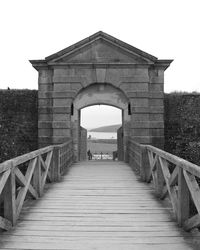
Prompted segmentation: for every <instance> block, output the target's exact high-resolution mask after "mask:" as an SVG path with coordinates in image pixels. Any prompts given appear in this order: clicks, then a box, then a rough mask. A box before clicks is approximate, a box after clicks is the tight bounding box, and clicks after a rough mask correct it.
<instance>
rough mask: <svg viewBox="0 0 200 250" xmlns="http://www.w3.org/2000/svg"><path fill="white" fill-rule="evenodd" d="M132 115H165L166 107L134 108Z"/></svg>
mask: <svg viewBox="0 0 200 250" xmlns="http://www.w3.org/2000/svg"><path fill="white" fill-rule="evenodd" d="M131 113H132V114H134V113H146V114H150V113H151V114H163V113H164V107H163V106H162V107H158V106H154V107H132V108H131Z"/></svg>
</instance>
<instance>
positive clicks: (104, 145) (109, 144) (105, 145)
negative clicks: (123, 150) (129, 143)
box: [87, 139, 117, 155]
mask: <svg viewBox="0 0 200 250" xmlns="http://www.w3.org/2000/svg"><path fill="white" fill-rule="evenodd" d="M87 148H88V149H90V151H91V152H92V153H93V154H95V153H97V154H98V153H101V152H102V153H103V154H106V153H108V154H109V155H112V152H113V151H116V150H117V140H116V139H94V140H92V139H89V140H87Z"/></svg>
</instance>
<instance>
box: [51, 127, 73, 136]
mask: <svg viewBox="0 0 200 250" xmlns="http://www.w3.org/2000/svg"><path fill="white" fill-rule="evenodd" d="M53 136H64V137H70V136H71V131H70V129H64V128H54V129H53Z"/></svg>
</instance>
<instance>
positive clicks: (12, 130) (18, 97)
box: [0, 90, 38, 162]
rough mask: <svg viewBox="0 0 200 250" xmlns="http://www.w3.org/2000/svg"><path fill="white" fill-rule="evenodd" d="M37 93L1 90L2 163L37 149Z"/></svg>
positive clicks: (32, 91)
mask: <svg viewBox="0 0 200 250" xmlns="http://www.w3.org/2000/svg"><path fill="white" fill-rule="evenodd" d="M37 121H38V113H37V91H36V90H0V162H3V161H5V160H7V159H10V158H13V157H16V156H18V155H21V154H24V153H27V152H30V151H33V150H35V149H37V145H38V144H37V137H38V134H37Z"/></svg>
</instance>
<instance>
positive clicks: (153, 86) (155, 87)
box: [149, 83, 164, 92]
mask: <svg viewBox="0 0 200 250" xmlns="http://www.w3.org/2000/svg"><path fill="white" fill-rule="evenodd" d="M149 91H150V92H163V91H164V84H163V83H149Z"/></svg>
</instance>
